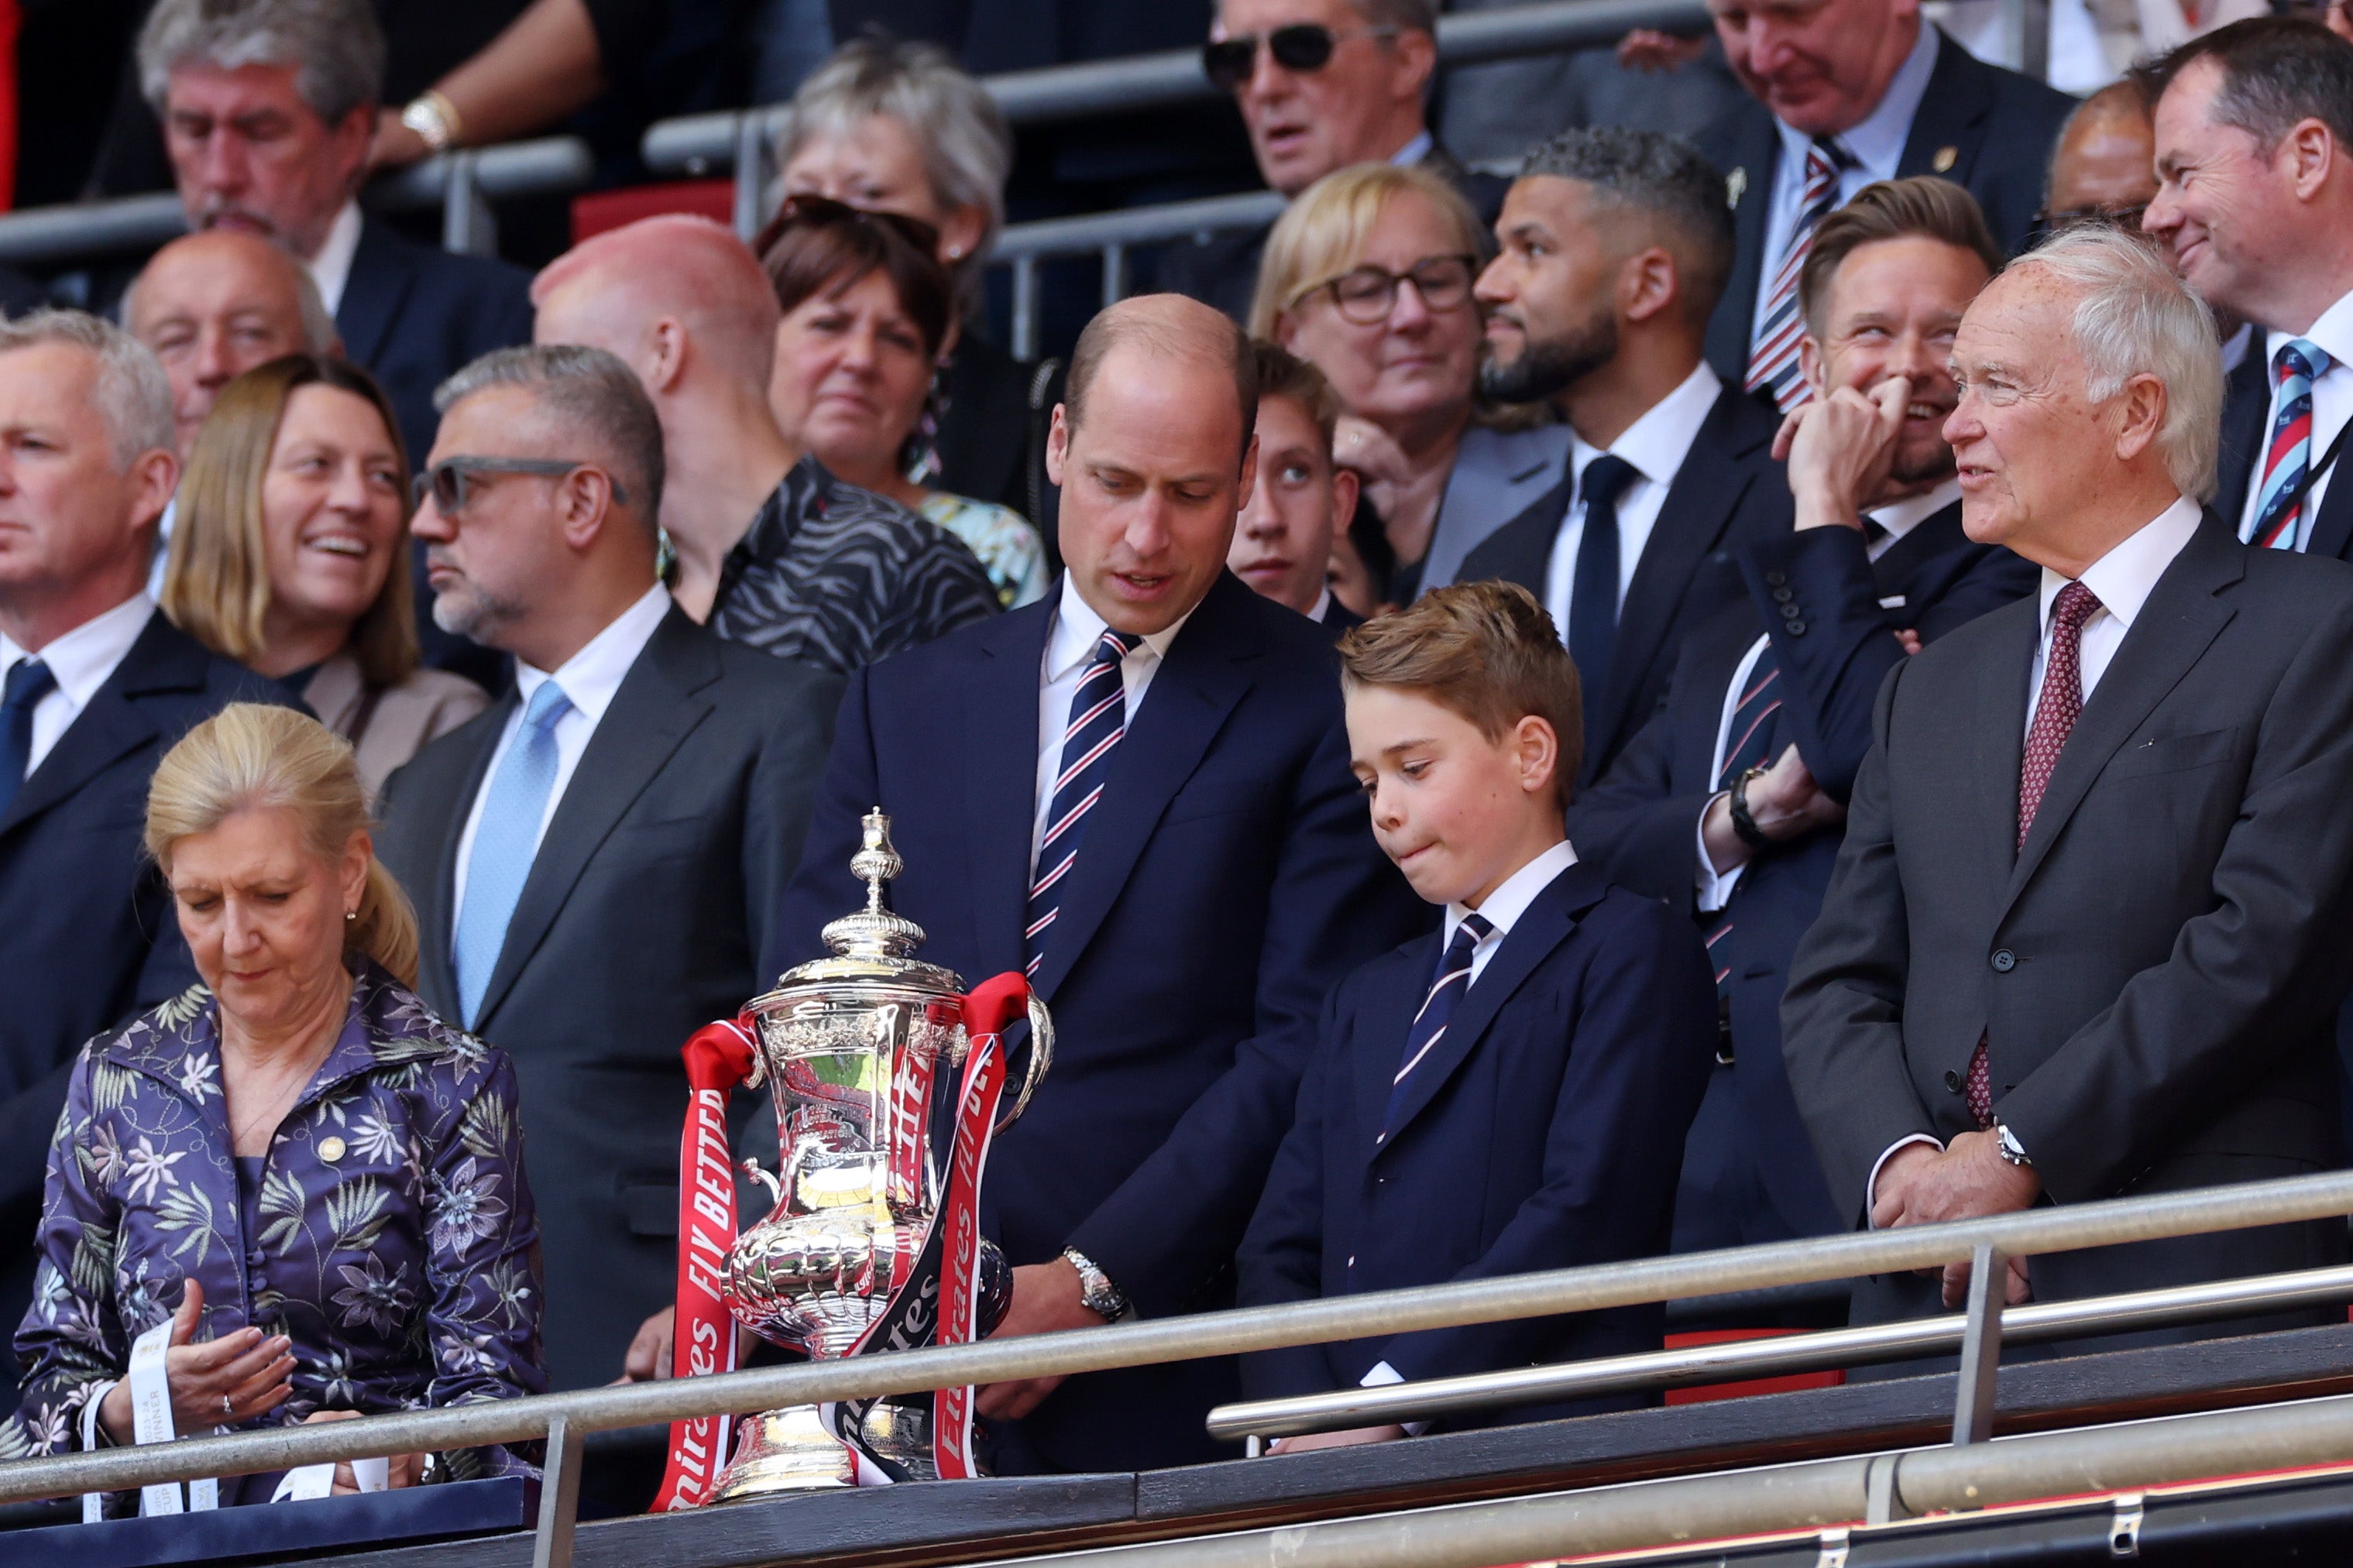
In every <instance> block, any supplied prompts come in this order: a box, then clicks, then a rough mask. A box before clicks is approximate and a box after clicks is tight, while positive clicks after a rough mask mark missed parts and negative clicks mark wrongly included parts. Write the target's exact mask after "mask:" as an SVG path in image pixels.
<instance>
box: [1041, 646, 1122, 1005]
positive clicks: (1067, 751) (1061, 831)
mask: <svg viewBox="0 0 2353 1568" xmlns="http://www.w3.org/2000/svg"><path fill="white" fill-rule="evenodd" d="M1143 640H1144V639H1143V638H1142V637H1138V636H1136V635H1135V634H1134V633H1133V632H1115V631H1113V630H1111V629H1110V628H1109V627H1105V628H1104V630H1103V636H1102V637H1097V638H1096V639H1095V646H1094V651H1093V652H1092V654H1091V655H1090V656H1089V657H1088V659H1087V668H1086V669H1085V671H1084V672H1083V673H1082V674H1081V675H1080V677H1079V689H1077V690H1076V691H1074V692H1072V693H1071V722H1070V724H1069V726H1068V727H1067V728H1066V729H1064V730H1063V731H1062V767H1061V771H1060V773H1057V774H1056V775H1055V778H1054V793H1053V805H1051V806H1050V808H1049V809H1048V811H1047V813H1046V835H1045V837H1043V838H1042V839H1040V840H1039V845H1038V868H1037V875H1036V877H1035V878H1034V879H1033V880H1032V881H1031V882H1030V884H1029V929H1028V931H1027V933H1026V935H1025V937H1024V943H1025V946H1026V947H1027V949H1028V952H1029V962H1028V964H1027V966H1026V967H1027V972H1028V973H1029V974H1030V975H1031V976H1032V977H1033V978H1034V977H1035V976H1036V975H1037V973H1038V966H1039V964H1040V963H1044V962H1045V959H1046V932H1047V930H1048V929H1049V928H1050V927H1051V926H1052V925H1053V923H1054V917H1055V916H1056V915H1057V914H1059V913H1060V911H1061V902H1062V892H1061V889H1062V883H1063V881H1064V880H1065V879H1068V878H1069V876H1070V874H1071V862H1072V861H1074V860H1076V859H1077V858H1079V839H1080V837H1081V836H1082V834H1083V833H1084V832H1085V829H1086V821H1087V813H1089V812H1091V811H1092V810H1093V809H1094V808H1095V802H1097V801H1099V800H1101V799H1102V798H1103V780H1104V779H1105V778H1106V777H1107V776H1109V774H1110V773H1111V758H1112V753H1113V752H1115V751H1117V750H1118V749H1119V738H1120V737H1121V736H1122V735H1124V734H1125V733H1126V732H1127V683H1126V681H1125V679H1124V678H1123V677H1122V676H1121V674H1120V664H1121V661H1122V660H1124V659H1125V658H1127V656H1128V655H1129V654H1131V653H1133V652H1134V651H1135V647H1136V645H1137V644H1139V643H1141V642H1142V641H1143Z"/></svg>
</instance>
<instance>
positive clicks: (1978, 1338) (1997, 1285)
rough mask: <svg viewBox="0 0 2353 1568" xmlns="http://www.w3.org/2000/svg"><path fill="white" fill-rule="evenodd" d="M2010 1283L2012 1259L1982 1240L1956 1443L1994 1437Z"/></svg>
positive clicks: (1974, 1256) (1976, 1254)
mask: <svg viewBox="0 0 2353 1568" xmlns="http://www.w3.org/2000/svg"><path fill="white" fill-rule="evenodd" d="M2009 1283H2010V1258H2008V1256H2006V1255H2005V1254H2004V1253H2003V1252H2002V1250H2001V1248H2000V1247H1997V1246H1995V1245H1994V1244H1993V1243H1992V1242H1989V1241H1981V1242H1979V1243H1978V1245H1977V1247H1975V1248H1974V1249H1972V1250H1971V1252H1970V1254H1969V1321H1968V1328H1966V1329H1964V1330H1963V1331H1962V1332H1961V1377H1960V1383H1959V1385H1958V1388H1957V1392H1956V1393H1955V1394H1954V1396H1953V1441H1954V1442H1956V1443H1983V1442H1987V1441H1989V1440H1990V1439H1991V1438H1992V1436H1993V1402H1994V1393H1995V1386H1996V1384H1997V1383H1998V1382H1999V1381H2000V1374H2001V1305H2002V1298H2003V1295H2004V1294H2005V1292H2006V1289H2007V1287H2008V1285H2009Z"/></svg>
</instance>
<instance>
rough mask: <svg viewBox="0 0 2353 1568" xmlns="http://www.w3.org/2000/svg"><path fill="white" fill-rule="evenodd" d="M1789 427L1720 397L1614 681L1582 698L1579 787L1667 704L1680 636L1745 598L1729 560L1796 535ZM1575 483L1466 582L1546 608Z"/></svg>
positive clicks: (1622, 629) (1623, 632)
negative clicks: (1783, 439)
mask: <svg viewBox="0 0 2353 1568" xmlns="http://www.w3.org/2000/svg"><path fill="white" fill-rule="evenodd" d="M1780 425H1781V422H1780V419H1779V417H1778V416H1776V415H1774V414H1772V413H1770V412H1768V411H1767V409H1766V408H1765V406H1764V405H1763V404H1761V403H1759V402H1758V401H1757V399H1755V398H1752V397H1748V396H1745V395H1743V394H1742V393H1741V392H1740V390H1739V387H1738V386H1737V385H1736V384H1733V383H1730V382H1727V383H1726V384H1725V388H1724V390H1723V391H1722V392H1721V393H1718V394H1717V395H1716V399H1715V407H1713V408H1711V409H1709V410H1708V414H1707V419H1706V421H1705V422H1704V423H1703V424H1702V425H1701V426H1700V427H1699V435H1698V436H1697V437H1696V438H1694V440H1693V442H1692V445H1691V450H1690V451H1689V452H1688V453H1686V454H1685V455H1684V458H1683V467H1682V468H1680V469H1678V470H1677V471H1676V473H1675V477H1674V481H1673V483H1672V484H1670V485H1669V486H1668V487H1667V496H1666V500H1664V501H1663V502H1662V503H1661V505H1660V507H1659V517H1658V521H1656V522H1654V523H1652V524H1651V537H1650V539H1649V541H1648V542H1645V543H1644V544H1643V546H1642V558H1641V562H1640V563H1637V564H1636V566H1635V568H1634V579H1633V581H1632V582H1631V583H1630V584H1628V585H1627V589H1626V599H1625V602H1624V604H1623V605H1620V607H1619V611H1618V641H1617V645H1616V647H1615V648H1614V649H1613V650H1612V652H1611V654H1610V657H1609V679H1608V681H1606V682H1605V683H1604V684H1603V686H1602V688H1601V689H1600V690H1599V691H1588V692H1586V693H1585V761H1584V763H1583V765H1582V766H1581V767H1580V768H1579V769H1578V770H1577V784H1578V786H1579V787H1580V788H1582V787H1583V786H1584V785H1585V784H1589V783H1590V782H1592V781H1593V780H1594V779H1597V778H1599V777H1600V776H1601V774H1602V773H1603V772H1604V771H1605V770H1606V769H1608V767H1609V763H1610V760H1611V759H1612V758H1614V757H1616V756H1617V754H1618V753H1619V752H1620V750H1621V749H1623V748H1624V746H1625V745H1626V742H1629V741H1630V740H1632V739H1633V738H1634V733H1635V731H1638V730H1640V729H1641V727H1642V726H1643V725H1644V724H1645V723H1647V722H1648V721H1650V718H1651V714H1652V713H1654V712H1656V711H1657V710H1658V707H1659V704H1660V703H1661V702H1662V701H1664V700H1665V699H1666V694H1667V678H1668V677H1669V676H1670V675H1671V674H1672V672H1673V670H1674V668H1675V658H1676V656H1677V655H1678V654H1679V653H1680V652H1681V651H1682V648H1683V639H1684V638H1685V637H1689V636H1690V635H1691V633H1692V631H1693V629H1694V628H1695V627H1697V626H1704V625H1705V624H1706V623H1707V622H1708V621H1710V620H1711V619H1713V618H1714V617H1715V615H1716V614H1717V612H1719V611H1720V610H1721V609H1722V608H1723V607H1724V606H1725V605H1726V604H1729V603H1731V602H1732V601H1733V600H1734V599H1736V598H1737V597H1738V596H1739V594H1740V582H1739V578H1738V577H1737V576H1736V574H1733V573H1732V572H1731V571H1730V570H1728V568H1727V564H1726V563H1727V561H1728V557H1727V555H1726V552H1728V551H1731V550H1733V549H1735V548H1736V547H1737V546H1739V545H1742V544H1746V543H1751V542H1756V541H1758V540H1764V539H1773V538H1778V537H1780V536H1783V535H1786V534H1788V531H1789V526H1790V522H1791V519H1792V516H1793V513H1794V510H1795V509H1794V507H1793V505H1792V503H1791V501H1790V500H1789V484H1788V479H1787V478H1786V477H1785V474H1784V470H1783V468H1782V467H1781V465H1780V464H1778V463H1777V462H1775V461H1774V460H1773V433H1774V432H1775V431H1776V430H1778V429H1779V428H1780ZM1574 484H1575V479H1574V477H1573V475H1572V473H1571V472H1570V470H1569V469H1567V468H1564V469H1563V471H1562V474H1561V480H1560V483H1559V484H1557V485H1556V486H1554V487H1553V489H1551V490H1549V491H1547V492H1546V494H1545V495H1543V496H1542V497H1540V498H1539V499H1538V500H1536V501H1535V504H1534V505H1532V506H1530V507H1529V508H1528V510H1525V511H1524V512H1522V513H1521V514H1520V515H1519V516H1517V517H1515V518H1514V519H1513V520H1512V521H1509V522H1507V523H1505V524H1504V526H1503V527H1501V528H1499V529H1497V530H1496V531H1494V532H1493V533H1492V534H1490V535H1488V537H1487V538H1486V540H1485V541H1484V542H1482V543H1481V544H1480V545H1479V546H1478V547H1477V548H1476V549H1474V550H1472V552H1471V553H1470V554H1469V555H1468V556H1466V557H1464V559H1463V562H1462V569H1461V571H1459V572H1457V573H1456V574H1454V580H1455V581H1456V582H1458V583H1473V582H1477V581H1479V580H1481V579H1482V578H1489V577H1500V578H1502V579H1503V580H1504V581H1505V582H1508V583H1517V584H1520V585H1521V586H1522V587H1524V588H1525V589H1526V590H1527V591H1528V592H1529V593H1531V594H1534V595H1535V596H1536V598H1537V599H1538V600H1539V601H1541V600H1542V599H1543V598H1544V596H1545V571H1546V566H1547V564H1548V563H1550V562H1551V560H1552V546H1553V540H1554V538H1555V536H1556V535H1557V534H1558V533H1559V532H1560V526H1561V523H1562V521H1564V520H1565V519H1566V518H1567V516H1568V506H1569V501H1570V499H1571V490H1572V487H1573V486H1574Z"/></svg>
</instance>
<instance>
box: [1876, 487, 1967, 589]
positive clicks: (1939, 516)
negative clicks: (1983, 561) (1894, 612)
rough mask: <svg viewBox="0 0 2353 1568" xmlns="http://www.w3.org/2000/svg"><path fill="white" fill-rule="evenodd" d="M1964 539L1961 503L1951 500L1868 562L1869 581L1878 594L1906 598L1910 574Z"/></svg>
mask: <svg viewBox="0 0 2353 1568" xmlns="http://www.w3.org/2000/svg"><path fill="white" fill-rule="evenodd" d="M1968 542H1969V536H1968V534H1967V533H1966V532H1964V531H1962V529H1961V503H1960V502H1958V501H1955V502H1954V503H1953V504H1952V505H1950V506H1948V507H1945V508H1943V509H1941V510H1937V511H1934V512H1931V513H1929V514H1928V515H1927V516H1926V517H1924V518H1922V519H1921V520H1920V521H1918V522H1917V523H1915V525H1914V526H1913V529H1912V531H1911V532H1909V533H1907V534H1905V536H1904V537H1903V538H1901V539H1899V540H1897V541H1896V542H1894V543H1893V544H1891V545H1889V546H1888V547H1887V548H1886V550H1885V551H1884V552H1882V553H1881V555H1880V557H1879V559H1878V560H1876V561H1874V562H1873V563H1871V576H1872V581H1873V582H1874V583H1876V584H1878V585H1879V592H1880V595H1881V596H1882V597H1886V596H1889V595H1895V594H1903V595H1905V596H1906V597H1907V598H1908V597H1910V592H1911V586H1912V574H1914V573H1915V572H1917V571H1919V570H1920V568H1921V567H1923V566H1925V565H1926V564H1927V563H1929V562H1931V561H1934V560H1936V558H1937V557H1938V556H1940V555H1943V554H1946V553H1947V552H1950V551H1955V550H1959V549H1962V548H1963V547H1965V546H1966V545H1967V544H1968Z"/></svg>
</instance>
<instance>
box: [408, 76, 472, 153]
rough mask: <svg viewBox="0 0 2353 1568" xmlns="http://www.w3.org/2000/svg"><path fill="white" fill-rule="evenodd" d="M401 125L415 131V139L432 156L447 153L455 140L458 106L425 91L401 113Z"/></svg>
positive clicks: (457, 128) (458, 122)
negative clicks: (424, 146)
mask: <svg viewBox="0 0 2353 1568" xmlns="http://www.w3.org/2000/svg"><path fill="white" fill-rule="evenodd" d="M400 122H401V123H402V124H403V125H406V126H407V127H408V128H409V129H410V130H411V131H414V132H417V140H418V141H420V142H424V143H425V145H426V146H427V148H428V149H429V150H430V151H432V152H435V153H447V152H448V150H449V146H450V143H452V142H456V141H457V140H458V131H459V125H460V123H461V122H460V121H459V116H458V106H457V105H456V104H454V103H452V102H450V101H449V100H448V97H447V96H445V95H444V94H441V93H438V92H436V91H434V90H433V89H431V88H427V89H425V91H423V92H421V93H419V94H418V95H417V97H416V98H415V99H414V100H411V101H410V103H409V105H408V107H407V108H406V109H404V110H401V111H400Z"/></svg>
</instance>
